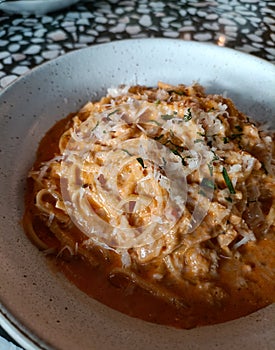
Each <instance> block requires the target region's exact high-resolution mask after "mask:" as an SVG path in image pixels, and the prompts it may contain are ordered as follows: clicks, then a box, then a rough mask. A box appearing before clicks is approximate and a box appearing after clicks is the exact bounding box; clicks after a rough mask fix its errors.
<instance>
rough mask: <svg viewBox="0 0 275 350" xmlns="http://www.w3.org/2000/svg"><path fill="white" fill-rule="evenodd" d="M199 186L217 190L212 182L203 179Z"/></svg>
mask: <svg viewBox="0 0 275 350" xmlns="http://www.w3.org/2000/svg"><path fill="white" fill-rule="evenodd" d="M201 186H203V187H206V188H211V189H213V190H215V189H216V188H217V187H216V185H215V184H214V181H213V180H210V179H207V178H205V177H204V178H203V179H202V182H201Z"/></svg>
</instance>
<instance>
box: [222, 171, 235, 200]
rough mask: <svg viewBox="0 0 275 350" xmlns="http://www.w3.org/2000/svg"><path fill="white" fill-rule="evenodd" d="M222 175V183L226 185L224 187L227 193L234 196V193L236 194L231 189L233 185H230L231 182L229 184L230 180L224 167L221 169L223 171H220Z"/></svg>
mask: <svg viewBox="0 0 275 350" xmlns="http://www.w3.org/2000/svg"><path fill="white" fill-rule="evenodd" d="M222 175H223V178H224V181H225V183H226V186H227V187H228V189H229V192H230V193H231V194H235V193H236V192H235V189H234V187H233V184H232V182H231V180H230V177H229V175H228V173H227V170H226V169H225V167H223V169H222Z"/></svg>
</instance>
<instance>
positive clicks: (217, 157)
mask: <svg viewBox="0 0 275 350" xmlns="http://www.w3.org/2000/svg"><path fill="white" fill-rule="evenodd" d="M211 152H212V153H213V154H214V157H213V159H212V161H211V162H215V161H216V160H220V157H219V156H217V155H216V153H215V152H214V151H212V150H211Z"/></svg>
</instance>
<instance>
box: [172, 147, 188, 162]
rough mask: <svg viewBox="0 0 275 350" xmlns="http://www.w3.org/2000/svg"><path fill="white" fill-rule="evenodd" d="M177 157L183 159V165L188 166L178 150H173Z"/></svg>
mask: <svg viewBox="0 0 275 350" xmlns="http://www.w3.org/2000/svg"><path fill="white" fill-rule="evenodd" d="M171 151H172V152H173V153H174V154H175V155H176V156H179V157H180V158H181V164H182V165H186V162H185V160H184V158H183V156H182V155H181V154H180V153H179V151H178V150H177V149H172V150H171Z"/></svg>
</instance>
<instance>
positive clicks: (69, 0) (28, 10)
mask: <svg viewBox="0 0 275 350" xmlns="http://www.w3.org/2000/svg"><path fill="white" fill-rule="evenodd" d="M78 1H79V0H18V1H14V0H13V1H8V0H6V1H5V2H3V3H1V4H0V10H2V11H5V12H7V13H10V14H11V13H20V14H24V15H28V14H36V15H45V14H46V13H49V12H54V11H58V10H61V9H64V8H65V7H69V6H70V5H73V4H76V3H77V2H78Z"/></svg>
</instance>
